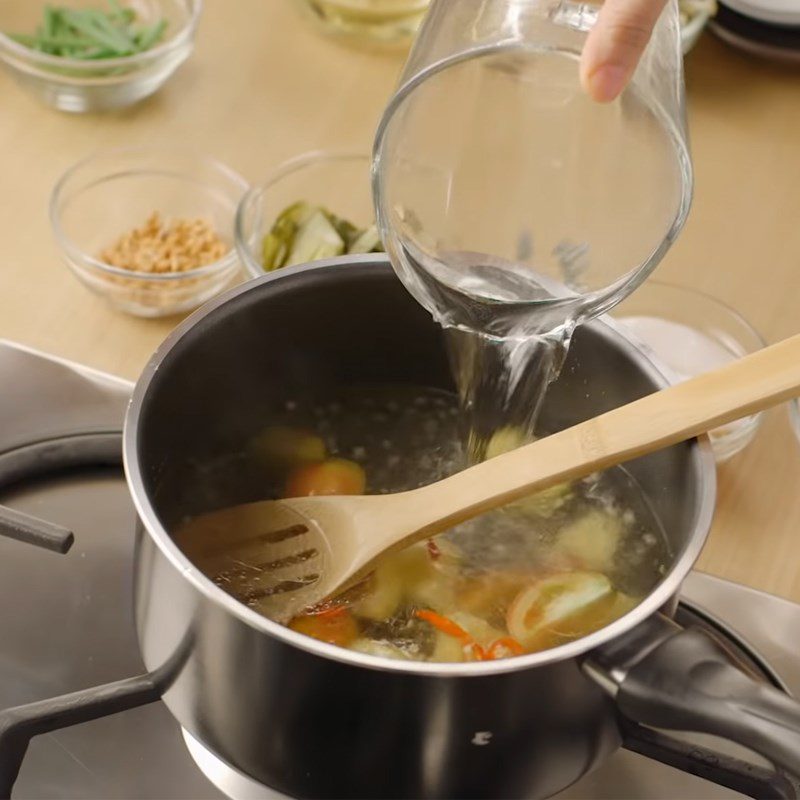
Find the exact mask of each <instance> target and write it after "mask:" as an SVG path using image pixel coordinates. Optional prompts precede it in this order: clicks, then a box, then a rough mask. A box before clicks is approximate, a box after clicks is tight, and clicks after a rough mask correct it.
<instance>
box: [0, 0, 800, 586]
mask: <svg viewBox="0 0 800 800" xmlns="http://www.w3.org/2000/svg"><path fill="white" fill-rule="evenodd" d="M290 6H291V3H290V2H289V0H268V2H265V0H237V2H236V3H229V2H226V0H206V10H205V12H204V16H203V19H202V22H201V27H200V33H199V37H198V41H197V47H196V50H195V53H194V55H193V56H192V58H191V59H190V60H189V62H188V63H187V64H186V65H184V67H183V68H182V69H181V70H180V71H179V73H178V74H177V75H176V76H175V77H174V78H173V79H172V80H171V81H169V82H168V84H167V85H166V86H165V87H164V89H163V90H162V91H161V92H160V93H159V94H157V95H156V96H155V97H153V98H151V99H149V100H147V101H145V102H144V103H142V104H140V105H139V106H137V107H134V108H132V109H129V110H126V111H123V112H119V113H111V114H104V115H79V116H70V115H65V114H61V113H58V112H55V111H51V110H49V109H47V108H44V107H42V106H41V105H39V104H38V102H36V101H35V100H34V99H33V98H31V97H29V96H28V95H27V94H26V93H24V92H23V91H21V90H20V89H19V88H18V87H17V86H15V85H14V83H13V81H12V80H11V79H10V77H9V76H8V75H6V74H0V98H2V102H1V103H0V186H1V187H2V191H1V192H0V337H2V338H7V339H12V340H16V341H19V342H23V343H25V344H28V345H31V346H33V347H37V348H40V349H42V350H45V351H49V352H52V353H56V354H58V355H60V356H63V357H66V358H70V359H74V360H77V361H81V362H83V363H86V364H90V365H92V366H94V367H97V368H99V369H102V370H106V371H109V372H113V373H116V374H119V375H122V376H125V377H128V378H135V377H136V375H137V374H138V372H139V371H140V370H141V368H142V366H143V365H144V364H145V362H146V360H147V358H148V357H149V355H150V354H151V352H152V351H153V350H154V348H155V347H156V346H157V345H158V343H159V342H160V341H161V340H162V339H163V337H164V336H165V335H166V334H167V333H168V331H169V330H170V329H171V328H172V326H173V325H174V324H175V322H176V320H175V319H172V320H169V321H163V320H162V321H148V320H139V319H135V318H132V317H128V316H125V315H122V314H118V313H115V312H113V311H111V310H110V309H108V308H107V307H106V306H105V304H104V303H103V302H102V301H101V300H100V299H99V298H97V297H95V296H94V295H92V294H91V293H90V292H89V291H87V290H86V289H85V288H84V287H83V286H81V285H80V284H79V283H78V282H77V281H76V280H75V278H73V276H72V275H71V274H70V273H69V272H68V270H67V268H66V267H65V266H64V265H63V264H62V263H61V262H60V260H59V258H58V254H57V252H56V249H55V246H54V244H53V242H52V238H51V235H50V227H49V223H48V219H47V204H48V200H49V195H50V191H51V189H52V186H53V184H54V182H55V181H56V179H57V178H58V176H59V175H60V174H61V172H62V171H63V170H65V169H66V168H67V167H69V166H70V165H71V164H72V163H74V162H75V161H76V160H77V159H79V158H80V157H82V156H83V155H85V154H86V153H87V152H90V151H92V150H93V149H96V148H98V147H104V146H112V145H113V146H124V145H137V144H143V143H150V142H169V143H174V142H186V143H191V145H192V146H193V147H194V148H196V149H198V150H201V151H205V152H208V153H210V154H212V155H214V156H216V157H217V158H219V159H221V160H223V161H225V162H227V163H228V164H229V165H230V166H232V167H233V168H234V169H236V170H238V171H239V172H241V173H242V174H243V175H244V176H245V177H247V178H249V179H251V180H253V181H258V180H260V179H261V178H262V177H264V176H265V175H266V174H267V173H269V171H270V170H271V169H273V168H274V167H275V166H276V165H277V164H279V163H280V162H281V161H283V160H284V159H286V158H289V157H291V156H293V155H296V154H298V153H301V152H304V151H306V150H311V149H316V148H336V147H340V148H343V147H348V148H361V149H364V150H365V151H366V150H368V148H369V145H370V143H371V138H372V132H373V128H374V125H375V123H376V121H377V119H378V116H379V114H380V111H381V109H382V107H383V105H384V103H385V102H386V100H387V98H388V96H389V94H390V92H391V90H392V88H393V86H394V82H395V80H396V77H397V74H398V72H399V70H400V68H401V66H402V56H401V55H398V54H376V53H370V52H364V51H358V50H354V49H350V48H347V47H345V46H343V45H340V44H338V43H336V42H333V41H330V40H328V39H326V38H323V37H321V36H320V35H319V34H318V33H317V32H316V31H314V30H312V29H309V28H308V27H307V24H306V23H305V21H304V20H302V19H301V18H299V17H298V16H297V15H296V14H295V12H294V10H293V9H292V8H291V7H290ZM234 43H235V44H234ZM687 83H688V90H689V118H690V120H689V121H690V130H691V136H692V146H693V155H694V162H695V170H696V180H697V184H696V193H695V201H694V207H693V210H692V213H691V216H690V219H689V222H688V224H687V226H686V229H685V231H684V233H683V235H682V237H681V239H680V240H679V242H678V243H677V245H676V246H675V247H674V248H673V250H672V251H671V252H670V254H669V255H668V257H667V258H666V260H665V261H664V263H663V264H662V265H661V266H660V267H659V269H658V271H657V275H658V277H659V278H660V279H666V280H670V281H674V282H678V283H682V284H685V285H687V286H693V287H697V288H700V289H704V290H706V291H708V292H710V293H711V294H714V295H716V296H717V297H719V298H721V299H722V300H724V301H726V302H728V303H729V304H730V305H732V306H733V307H735V308H736V309H738V310H739V311H740V312H741V313H742V314H743V315H744V316H745V317H747V318H748V319H749V320H750V321H751V322H752V323H753V324H754V325H755V326H756V327H757V328H758V329H759V330H760V331H761V332H762V334H763V335H764V337H765V338H766V339H768V340H770V341H775V340H778V339H780V338H783V337H785V336H788V335H790V334H793V333H798V332H800V223H798V209H800V73H798V72H797V70H796V69H795V70H792V69H790V68H781V67H777V66H773V65H770V64H767V63H765V62H761V61H757V60H754V59H752V58H749V57H745V56H743V55H740V54H738V53H737V52H735V51H733V50H731V49H729V48H728V47H726V46H724V45H723V44H721V43H720V42H718V41H717V40H715V39H714V38H712V37H711V36H710V35H705V36H704V37H703V39H702V40H701V42H700V44H699V45H698V47H697V49H696V50H695V51H694V52H692V53H691V54H690V56H689V57H688V59H687ZM0 391H2V387H0ZM699 566H700V567H701V568H702V569H704V570H707V571H709V572H712V573H714V574H716V575H720V576H722V577H725V578H729V579H731V580H734V581H739V582H741V583H746V584H749V585H750V586H754V587H757V588H760V589H764V590H767V591H770V592H774V593H776V594H779V595H783V596H785V597H789V598H792V599H793V600H796V601H800V442H798V441H797V440H796V439H795V437H794V435H793V434H792V431H791V428H790V426H789V422H788V418H787V413H786V409H785V408H780V409H777V410H775V411H773V412H771V413H770V414H768V415H767V419H766V421H765V423H764V425H763V428H762V429H761V431H760V433H759V435H758V437H757V439H756V441H755V442H754V443H753V444H752V445H751V446H750V448H749V449H748V450H747V451H746V452H745V453H743V454H741V455H740V456H738V457H736V458H735V459H734V460H733V461H732V462H730V463H729V464H728V465H726V466H724V467H723V468H722V469H721V470H720V497H719V507H718V513H717V517H716V522H715V526H714V531H713V533H712V536H711V539H710V541H709V543H708V545H707V547H706V549H705V551H704V553H703V556H702V558H701V560H700V563H699Z"/></svg>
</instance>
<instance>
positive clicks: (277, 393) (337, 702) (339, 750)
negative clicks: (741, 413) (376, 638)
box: [124, 256, 800, 798]
mask: <svg viewBox="0 0 800 800" xmlns="http://www.w3.org/2000/svg"><path fill="white" fill-rule="evenodd" d="M384 382H393V383H396V382H409V383H413V384H417V385H419V384H422V385H427V386H436V387H443V388H450V386H451V384H450V373H449V370H448V367H447V360H446V355H445V351H444V345H443V337H442V333H441V331H440V329H439V328H438V327H437V326H436V325H435V324H434V323H433V321H432V320H431V318H430V317H429V316H428V315H427V313H426V312H425V311H423V310H422V308H421V307H419V306H418V305H417V304H416V303H415V301H414V300H413V299H412V298H411V297H410V296H409V295H408V294H407V293H406V292H405V290H404V289H403V287H402V285H401V284H400V282H399V281H398V280H397V278H396V277H395V275H394V273H393V272H392V270H391V267H390V266H389V263H388V261H387V260H386V259H385V258H384V257H376V256H364V257H354V258H350V259H349V261H347V262H345V261H343V260H334V261H332V262H326V263H318V264H315V265H312V266H306V267H302V268H295V269H290V270H285V271H280V272H278V273H274V274H272V275H269V276H265V277H264V278H262V279H259V280H256V281H253V282H250V283H248V284H246V285H244V286H242V287H239V288H238V289H235V290H233V291H232V292H230V293H228V294H227V295H226V296H224V297H223V298H221V299H219V300H218V301H216V302H214V303H212V304H211V305H210V306H207V307H206V308H204V309H203V310H201V311H199V312H198V313H196V314H195V315H194V316H193V317H191V318H190V319H189V320H187V321H186V322H185V323H184V324H183V325H182V326H180V327H179V328H178V330H177V331H176V332H175V333H174V334H173V335H172V336H170V337H169V338H168V339H167V341H166V342H165V344H164V345H163V346H162V347H161V348H160V349H159V351H158V352H157V353H156V354H155V356H154V357H153V359H152V361H151V362H150V364H149V366H148V367H147V369H146V370H145V372H144V374H143V376H142V377H141V379H140V381H139V383H138V385H137V387H136V390H135V393H134V396H133V401H132V403H131V406H130V409H129V413H128V417H127V423H126V430H125V437H124V454H125V465H126V470H127V476H128V481H129V484H130V488H131V491H132V493H133V497H134V500H135V502H136V506H137V509H138V512H139V516H140V519H141V532H140V537H139V541H138V552H137V581H136V615H137V626H138V633H139V638H140V642H141V649H142V653H143V656H144V660H145V663H146V665H147V667H148V669H150V670H153V671H160V672H159V674H161V675H162V676H164V675H166V676H167V679H166V680H165V691H164V694H163V698H164V701H165V702H166V704H167V705H168V706H169V708H170V709H171V711H172V713H173V714H174V715H175V717H176V718H177V720H178V721H179V722H180V724H181V725H182V726H184V727H185V728H186V729H187V730H188V731H189V732H190V733H191V734H192V735H193V736H194V737H195V738H196V739H198V740H199V741H200V742H201V743H203V744H204V745H205V746H207V747H208V748H210V749H211V750H213V751H214V752H215V753H216V754H217V755H219V756H220V757H221V758H222V759H223V760H224V761H226V762H227V763H228V764H230V765H231V766H233V767H235V768H236V769H238V770H240V771H241V772H243V773H245V774H246V775H249V776H251V777H252V778H254V779H255V780H257V781H260V782H262V783H264V784H267V785H269V786H271V787H274V788H275V789H277V790H278V791H280V792H282V793H284V794H286V795H289V796H292V797H315V798H322V797H327V798H342V797H348V798H355V797H364V798H366V797H370V798H376V797H381V798H389V797H392V798H409V797H419V798H423V797H424V798H438V797H450V798H469V797H476V798H477V797H485V798H489V797H492V798H497V797H504V798H510V797H528V798H537V797H547V796H550V795H552V794H554V793H556V792H558V791H559V790H561V789H563V788H565V787H566V786H568V785H570V784H571V783H573V782H575V781H576V780H578V779H579V778H580V777H581V776H582V775H583V774H585V773H586V772H587V771H589V770H591V769H592V768H593V767H595V766H596V765H597V764H599V763H600V762H601V761H602V760H604V759H606V758H608V757H609V756H610V755H611V754H612V753H613V752H614V751H615V749H617V748H618V747H619V746H620V742H621V735H620V728H621V725H623V724H625V723H624V721H625V720H626V719H629V720H634V721H637V722H639V723H644V724H646V725H651V726H654V727H657V728H672V729H682V730H692V731H702V732H707V733H713V734H717V735H719V736H723V737H726V738H729V739H731V740H735V741H737V742H739V743H741V744H744V745H746V746H749V747H751V748H753V749H755V750H757V751H760V752H761V753H762V754H764V755H766V756H767V757H768V758H769V759H770V760H772V761H773V762H775V763H776V764H778V765H780V766H782V767H784V768H786V769H789V770H796V771H800V713H799V712H798V706H797V705H796V704H795V702H794V701H792V700H790V699H788V698H787V697H786V696H785V695H782V694H780V693H779V692H778V691H777V690H775V689H772V688H769V687H766V686H764V685H762V684H758V683H755V682H754V681H753V680H752V679H751V678H749V677H747V676H746V675H745V674H744V673H743V672H741V671H740V670H739V669H737V668H736V667H734V666H732V665H731V664H730V663H729V662H728V661H727V658H726V656H725V655H724V654H723V653H722V651H721V650H720V649H719V648H718V646H717V645H715V644H714V643H713V642H712V641H711V640H710V639H708V638H706V636H705V635H704V634H702V633H699V632H697V631H694V630H681V629H680V628H678V627H677V626H675V625H674V623H672V622H671V621H670V619H669V617H670V614H671V612H672V611H673V609H674V605H675V599H676V596H677V594H678V592H679V591H680V587H681V582H682V580H683V579H684V577H685V576H686V574H687V572H688V571H689V570H690V569H691V568H692V565H693V564H694V562H695V560H696V558H697V556H698V554H699V553H700V550H701V548H702V546H703V543H704V541H705V539H706V536H707V534H708V531H709V527H710V523H711V518H712V513H713V507H714V500H715V472H714V461H713V458H712V455H711V453H710V450H709V448H708V446H707V443H706V442H704V441H702V442H695V443H691V444H684V445H680V446H675V447H671V448H669V449H667V450H664V451H661V452H659V453H656V454H654V455H651V456H648V457H646V458H642V459H640V460H638V461H635V462H633V463H631V464H630V465H629V470H630V472H631V474H632V475H633V477H634V478H635V479H636V480H637V481H638V482H639V484H640V486H641V487H642V489H643V490H644V491H645V493H646V494H647V497H648V499H649V501H650V503H651V504H652V506H653V508H654V510H655V511H656V513H657V514H658V515H659V517H660V519H661V521H662V523H663V525H664V528H665V530H666V533H667V536H668V538H669V545H670V547H671V551H672V553H673V561H672V564H671V566H670V568H669V570H668V571H667V573H666V574H665V576H664V578H663V580H662V581H661V583H660V584H659V585H658V586H657V587H656V588H655V589H654V590H653V592H652V593H651V594H650V595H649V596H648V597H647V598H646V599H645V601H644V602H643V603H642V604H641V605H640V606H638V607H637V608H636V609H634V610H633V611H631V612H630V613H629V614H627V615H626V616H625V617H624V618H622V619H620V620H618V621H617V622H615V623H614V624H612V625H610V626H609V627H607V628H605V629H603V630H601V631H599V632H597V633H594V634H592V635H591V636H587V637H586V638H584V639H581V640H578V641H575V642H572V643H570V644H566V645H563V646H561V647H558V648H556V649H553V650H548V651H545V652H541V653H535V654H532V655H527V656H523V657H519V658H514V659H509V660H502V661H493V662H485V663H464V664H431V663H410V662H400V661H392V660H388V659H382V658H378V657H373V656H367V655H363V654H360V653H355V652H350V651H347V650H342V649H338V648H336V647H334V646H331V645H327V644H324V643H321V642H318V641H316V640H313V639H309V638H306V637H304V636H302V635H300V634H298V633H295V632H293V631H291V630H288V629H286V628H284V627H281V626H280V625H277V624H275V623H273V622H271V621H270V620H268V619H265V618H263V617H261V616H259V615H258V614H256V613H255V612H254V611H252V610H251V609H249V608H247V607H246V606H244V605H242V604H240V603H238V602H237V601H235V600H234V599H233V598H232V597H230V596H229V595H227V594H226V593H225V592H224V591H222V590H221V589H220V588H218V587H217V586H215V585H214V584H213V583H212V582H211V581H210V580H209V579H208V578H206V577H205V576H204V575H202V574H200V573H199V572H198V571H197V570H196V569H195V568H194V567H193V566H192V564H191V563H190V562H189V561H188V560H187V559H186V558H185V557H184V556H183V554H182V553H181V551H180V550H179V549H178V548H177V547H176V545H175V544H174V543H173V541H172V539H171V537H170V530H171V529H173V526H174V525H175V524H176V523H177V522H178V521H179V520H181V519H182V518H183V517H184V516H186V515H187V514H194V513H197V512H200V511H205V510H209V509H210V508H211V507H221V506H224V505H230V504H234V503H239V502H243V501H247V500H253V499H258V497H260V495H259V494H258V487H257V486H249V485H247V483H246V482H244V483H237V482H236V481H230V482H228V483H229V485H223V483H222V482H221V483H220V484H219V485H212V486H211V488H210V489H209V487H208V465H209V464H213V463H215V461H217V460H218V459H219V458H220V457H221V456H222V455H223V454H225V453H228V452H230V451H231V449H232V448H234V447H235V446H237V444H241V443H242V442H244V441H246V440H247V437H248V436H250V435H252V434H253V433H254V432H255V431H257V430H258V429H259V428H262V427H263V426H264V425H265V424H269V421H270V414H271V413H272V412H273V411H274V410H275V409H277V408H278V407H279V406H280V405H281V404H282V403H283V402H284V401H285V400H286V399H287V398H291V397H293V396H298V395H302V396H309V395H312V396H313V395H314V393H316V392H321V393H324V391H325V389H326V387H331V386H335V385H342V384H344V385H347V384H357V383H384ZM664 384H665V381H664V378H663V377H662V376H661V375H660V373H659V372H658V370H657V368H656V367H655V366H654V365H653V364H652V363H650V362H649V361H648V360H647V358H646V357H645V356H644V355H643V354H642V353H641V352H640V351H639V350H637V348H636V347H635V346H634V345H633V344H632V343H631V342H630V341H628V340H627V339H626V338H625V337H624V336H623V335H621V334H620V333H619V332H618V331H616V330H615V329H614V328H613V327H612V326H610V325H608V324H605V323H603V322H595V323H592V324H589V325H587V326H585V327H584V328H582V329H581V330H579V331H578V332H577V334H576V336H575V339H574V343H573V345H572V348H571V351H570V354H569V358H568V361H567V363H566V365H565V367H564V368H563V370H562V373H561V377H560V378H559V379H558V381H557V382H556V383H555V384H554V385H553V387H552V390H551V392H550V394H549V396H548V398H547V401H546V407H545V410H544V415H545V422H546V425H547V427H548V428H549V429H557V428H560V427H564V426H567V425H570V424H573V423H575V422H578V421H580V420H583V419H585V418H588V417H591V416H593V415H596V414H598V413H600V412H603V411H606V410H608V409H610V408H612V407H614V406H617V405H620V404H622V403H625V402H627V401H630V400H632V399H634V398H637V397H639V396H642V395H644V394H646V393H649V392H652V391H654V390H656V389H658V388H660V387H662V386H663V385H664Z"/></svg>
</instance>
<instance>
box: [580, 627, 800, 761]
mask: <svg viewBox="0 0 800 800" xmlns="http://www.w3.org/2000/svg"><path fill="white" fill-rule="evenodd" d="M583 669H584V671H585V672H586V673H587V674H588V675H589V676H590V677H591V678H592V679H594V680H595V681H596V682H597V683H599V684H600V686H601V687H603V688H604V689H605V690H606V691H607V692H608V693H609V694H611V695H612V697H614V699H615V701H616V704H617V707H618V708H619V710H620V711H621V712H622V714H623V715H624V716H626V717H628V718H630V719H632V720H635V721H636V722H640V723H642V724H644V725H649V726H652V727H654V728H663V729H667V730H682V731H692V732H696V733H708V734H713V735H716V736H721V737H723V738H725V739H729V740H730V741H733V742H736V743H738V744H741V745H744V746H745V747H748V748H750V749H751V750H754V751H755V752H757V753H760V754H761V755H762V756H764V757H765V758H767V759H769V760H770V761H771V762H772V763H773V764H775V766H777V767H780V768H781V769H784V770H786V771H788V772H789V773H791V774H793V775H800V703H798V702H797V701H796V700H793V699H792V698H791V697H789V696H788V695H786V694H784V693H783V692H781V691H779V690H778V689H775V688H773V687H771V686H768V685H766V684H764V683H761V682H759V681H756V680H754V679H753V678H750V677H749V676H748V675H747V674H745V673H744V672H743V671H742V670H740V669H739V668H737V667H736V666H734V665H733V664H732V663H731V658H730V657H729V656H728V655H727V654H726V653H725V651H724V650H723V649H722V647H720V646H719V645H718V644H717V643H716V642H715V641H714V640H713V639H712V638H711V637H710V636H708V635H707V634H705V633H704V632H703V631H701V630H700V629H698V628H686V629H684V628H681V627H680V626H678V625H677V624H676V623H674V622H673V621H672V620H670V619H668V618H667V617H664V616H662V615H660V614H655V615H653V616H651V617H649V618H648V619H647V620H645V621H644V622H643V623H642V624H641V625H638V626H637V627H636V628H634V629H633V630H632V631H630V632H629V633H628V634H626V635H624V636H621V637H619V638H617V639H615V640H613V641H612V642H609V643H608V644H606V645H604V646H603V647H601V648H599V649H598V650H595V651H594V652H592V653H591V654H590V656H589V657H588V658H587V660H586V661H585V662H584V663H583Z"/></svg>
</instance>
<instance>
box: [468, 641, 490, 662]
mask: <svg viewBox="0 0 800 800" xmlns="http://www.w3.org/2000/svg"><path fill="white" fill-rule="evenodd" d="M464 654H465V655H466V656H467V658H469V657H472V659H473V661H487V660H489V659H491V656H490V655H488V654H487V653H486V651H485V650H484V649H483V648H482V647H481V646H480V645H479V644H478V643H477V642H468V643H467V644H465V645H464Z"/></svg>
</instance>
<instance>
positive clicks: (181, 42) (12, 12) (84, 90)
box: [0, 0, 203, 112]
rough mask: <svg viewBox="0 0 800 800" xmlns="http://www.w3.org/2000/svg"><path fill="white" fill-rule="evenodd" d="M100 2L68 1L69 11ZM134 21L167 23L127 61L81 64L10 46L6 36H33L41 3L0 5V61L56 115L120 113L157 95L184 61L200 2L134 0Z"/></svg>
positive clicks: (12, 0)
mask: <svg viewBox="0 0 800 800" xmlns="http://www.w3.org/2000/svg"><path fill="white" fill-rule="evenodd" d="M100 1H101V0H73V2H71V3H70V7H71V8H82V7H97V6H98V5H99V4H100ZM128 5H132V6H133V7H134V8H135V10H136V12H137V19H139V20H141V22H142V23H143V24H153V23H155V22H157V21H158V20H159V19H161V18H163V19H165V20H166V21H167V29H166V33H165V38H164V39H163V40H162V41H161V43H159V44H157V45H156V46H155V47H153V48H151V49H150V50H146V51H144V52H142V53H138V54H136V55H132V56H123V57H120V58H105V59H97V60H84V59H77V58H65V57H62V56H54V55H49V54H47V53H42V52H39V51H37V50H33V49H31V48H29V47H26V46H25V45H23V44H20V43H18V42H16V41H15V40H14V39H13V38H11V36H9V35H8V34H25V33H33V31H34V30H35V29H36V27H37V26H38V25H39V24H40V23H41V20H42V16H43V13H44V9H45V7H46V6H47V3H44V2H41V1H40V0H2V2H0V61H2V63H3V64H4V65H5V67H6V68H7V69H8V70H9V71H10V72H11V74H12V75H13V76H14V77H15V78H16V80H17V82H18V83H19V84H20V85H22V86H23V87H25V88H26V89H28V90H29V91H30V92H31V94H33V95H35V96H36V97H38V98H39V99H40V100H42V101H44V102H45V103H46V104H47V105H49V106H52V107H53V108H57V109H59V110H61V111H73V112H82V111H101V110H108V109H113V108H122V107H124V106H128V105H131V104H132V103H136V102H137V101H139V100H141V99H143V98H145V97H147V96H148V95H151V94H153V93H154V92H155V91H157V90H158V89H159V88H160V87H161V86H162V85H163V84H164V82H165V81H166V80H167V78H169V77H170V75H172V73H173V72H174V71H175V70H176V69H177V68H178V66H179V65H180V64H181V63H182V62H183V61H185V60H186V58H187V57H188V56H189V54H190V53H191V51H192V47H193V46H194V36H195V30H196V27H197V21H198V18H199V16H200V12H201V10H202V7H203V2H202V0H137V1H136V3H135V4H133V3H129V4H128Z"/></svg>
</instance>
